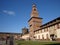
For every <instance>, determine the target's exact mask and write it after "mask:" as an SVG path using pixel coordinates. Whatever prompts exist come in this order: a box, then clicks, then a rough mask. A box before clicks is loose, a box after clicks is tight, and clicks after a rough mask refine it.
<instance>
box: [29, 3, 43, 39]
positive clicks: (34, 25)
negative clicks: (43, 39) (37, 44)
mask: <svg viewBox="0 0 60 45" xmlns="http://www.w3.org/2000/svg"><path fill="white" fill-rule="evenodd" d="M28 23H29V34H30V39H34V31H36V30H38V29H40V26H41V25H42V18H40V17H39V15H38V11H37V8H36V5H35V4H33V5H32V12H31V18H30V19H29V20H28Z"/></svg>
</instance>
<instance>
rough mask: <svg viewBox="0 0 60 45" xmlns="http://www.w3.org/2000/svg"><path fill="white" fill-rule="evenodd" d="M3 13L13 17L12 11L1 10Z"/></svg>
mask: <svg viewBox="0 0 60 45" xmlns="http://www.w3.org/2000/svg"><path fill="white" fill-rule="evenodd" d="M3 13H5V14H8V15H15V12H14V11H8V10H3Z"/></svg>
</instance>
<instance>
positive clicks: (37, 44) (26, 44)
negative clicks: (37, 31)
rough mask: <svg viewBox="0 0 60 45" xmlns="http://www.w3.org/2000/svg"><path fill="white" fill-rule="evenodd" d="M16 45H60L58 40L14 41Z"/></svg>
mask: <svg viewBox="0 0 60 45" xmlns="http://www.w3.org/2000/svg"><path fill="white" fill-rule="evenodd" d="M16 43H17V45H60V43H59V42H50V41H49V42H45V41H44V42H41V41H16Z"/></svg>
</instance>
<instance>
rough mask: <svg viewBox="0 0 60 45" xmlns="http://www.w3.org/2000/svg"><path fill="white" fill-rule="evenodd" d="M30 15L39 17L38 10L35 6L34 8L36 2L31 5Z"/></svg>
mask: <svg viewBox="0 0 60 45" xmlns="http://www.w3.org/2000/svg"><path fill="white" fill-rule="evenodd" d="M31 17H39V16H38V11H37V8H36V4H33V5H32V12H31Z"/></svg>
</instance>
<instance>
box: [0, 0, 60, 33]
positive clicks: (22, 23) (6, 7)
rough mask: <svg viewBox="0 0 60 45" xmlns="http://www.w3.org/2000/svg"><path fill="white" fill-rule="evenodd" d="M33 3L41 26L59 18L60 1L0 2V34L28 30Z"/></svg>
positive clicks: (18, 0) (21, 0) (4, 0)
mask: <svg viewBox="0 0 60 45" xmlns="http://www.w3.org/2000/svg"><path fill="white" fill-rule="evenodd" d="M33 3H36V6H37V9H38V12H39V16H40V17H42V18H43V24H44V23H47V22H49V21H51V20H53V19H55V18H57V17H59V16H60V0H0V32H14V33H20V32H21V31H22V30H21V29H22V28H23V27H27V28H29V25H28V20H29V19H30V13H31V10H32V4H33Z"/></svg>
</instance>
